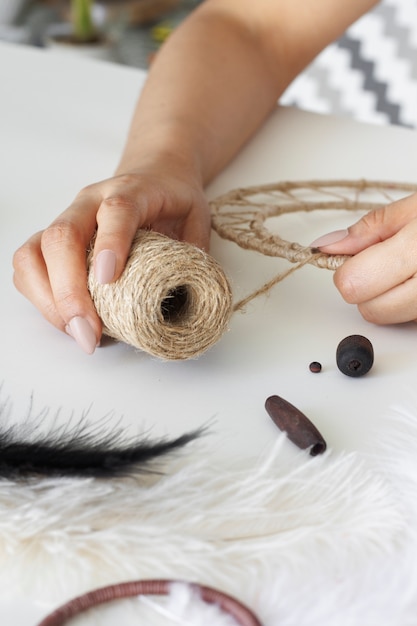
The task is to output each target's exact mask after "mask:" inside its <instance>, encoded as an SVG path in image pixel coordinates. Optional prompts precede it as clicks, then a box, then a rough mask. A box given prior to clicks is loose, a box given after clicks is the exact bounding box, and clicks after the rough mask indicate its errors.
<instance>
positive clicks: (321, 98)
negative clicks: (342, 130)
mask: <svg viewBox="0 0 417 626" xmlns="http://www.w3.org/2000/svg"><path fill="white" fill-rule="evenodd" d="M280 102H281V103H282V104H284V105H294V106H297V107H299V108H302V109H305V110H308V111H315V112H318V113H330V114H335V115H342V116H349V117H352V118H354V119H357V120H359V121H363V122H370V123H376V124H397V125H400V126H405V127H409V128H417V0H383V1H382V2H381V3H380V4H379V5H377V7H376V8H374V9H373V10H372V11H370V12H369V13H367V14H366V15H365V16H363V17H362V18H361V19H360V20H358V21H357V22H356V23H355V24H353V25H352V26H351V27H350V28H349V29H348V30H347V31H346V33H345V34H344V36H343V37H341V38H340V39H339V40H338V41H336V42H335V43H333V44H331V45H330V46H328V47H327V48H326V49H325V50H324V51H323V52H322V53H321V54H320V55H319V56H318V57H317V58H316V59H315V61H314V62H313V63H312V64H311V65H310V66H309V67H307V68H306V70H305V71H304V72H303V73H302V74H300V75H299V76H298V77H297V78H296V80H295V81H294V82H293V83H292V84H291V85H290V87H289V88H288V89H287V91H286V92H285V93H284V95H283V97H282V98H281V100H280Z"/></svg>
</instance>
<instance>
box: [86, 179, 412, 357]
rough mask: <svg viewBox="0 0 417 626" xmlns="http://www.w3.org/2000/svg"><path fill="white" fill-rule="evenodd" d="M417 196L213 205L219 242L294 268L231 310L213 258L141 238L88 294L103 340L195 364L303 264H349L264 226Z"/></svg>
mask: <svg viewBox="0 0 417 626" xmlns="http://www.w3.org/2000/svg"><path fill="white" fill-rule="evenodd" d="M416 191H417V185H415V184H412V183H395V182H381V181H366V180H357V181H349V180H334V181H303V182H299V181H290V182H281V183H273V184H269V185H263V186H255V187H246V188H240V189H235V190H232V191H230V192H228V193H227V194H225V195H223V196H220V197H219V198H217V199H216V200H213V201H212V202H211V203H210V206H211V211H212V227H213V229H214V230H215V231H216V232H217V233H218V234H219V235H220V236H221V237H223V238H224V239H228V240H229V241H233V242H235V243H236V244H238V245H239V246H240V247H242V248H244V249H248V250H254V251H257V252H260V253H262V254H265V255H268V256H274V257H281V258H285V259H287V260H288V261H290V262H291V263H292V264H293V265H292V267H290V268H289V269H288V270H286V271H284V272H280V273H279V274H278V275H276V276H275V277H273V278H272V279H271V280H270V281H268V282H267V283H265V284H264V285H262V286H261V287H260V288H259V289H256V290H255V291H254V292H252V293H251V294H249V295H248V296H246V297H245V298H243V299H242V300H240V301H239V302H236V303H234V304H233V302H232V290H231V288H230V285H229V282H228V279H227V278H226V275H225V273H224V271H223V270H222V268H221V267H220V265H219V264H218V263H217V261H215V260H214V259H213V258H212V257H211V256H210V255H208V254H207V253H205V252H203V251H202V250H200V249H199V248H197V247H195V246H193V245H191V244H188V243H184V242H179V241H174V240H172V239H170V238H168V237H166V236H164V235H160V234H159V233H156V232H152V231H145V230H142V231H139V232H138V233H137V236H136V238H135V240H134V242H133V245H132V249H131V252H130V256H129V259H128V261H127V265H126V268H125V270H124V272H123V274H122V276H121V277H120V278H119V279H118V280H117V281H115V282H114V283H110V284H106V285H100V284H98V283H97V282H96V281H95V278H94V272H93V271H91V267H92V253H91V254H90V257H89V266H90V271H89V276H88V287H89V289H90V293H91V296H92V299H93V301H94V304H95V306H96V309H97V312H98V314H99V316H100V318H101V320H102V322H103V324H104V333H105V334H107V335H108V336H110V337H113V338H114V339H117V340H119V341H123V342H125V343H127V344H130V345H132V346H134V347H136V348H138V349H140V350H143V351H145V352H148V353H149V354H151V355H154V356H157V357H160V358H162V359H166V360H183V359H190V358H195V357H198V356H199V355H201V354H202V353H203V352H205V351H206V350H208V349H209V348H210V347H211V346H213V345H214V344H215V343H216V342H217V341H218V340H219V339H220V338H221V337H222V336H223V334H224V333H225V331H226V330H227V328H228V325H229V321H230V318H231V316H232V314H233V312H235V311H239V310H241V309H243V308H244V307H245V306H246V304H247V303H248V302H250V301H251V300H253V299H254V298H256V297H258V296H260V295H262V294H265V293H267V292H268V291H269V290H270V289H271V288H272V287H273V286H274V285H276V284H277V283H279V282H280V281H282V280H284V278H286V277H287V276H289V275H290V274H292V273H293V272H295V271H296V270H298V269H299V268H301V267H303V266H304V265H306V264H308V263H309V264H313V265H315V266H316V267H320V268H327V269H331V270H335V269H337V268H338V267H339V266H340V265H341V264H342V263H344V262H345V260H346V259H347V258H348V257H346V256H341V255H329V254H324V253H322V252H320V251H318V250H316V249H313V248H311V247H308V246H307V247H306V246H302V245H300V244H298V243H295V242H290V241H286V240H285V239H283V238H282V237H281V236H280V235H278V234H276V233H272V232H271V231H270V229H269V228H268V227H267V224H266V222H267V220H269V219H270V218H274V217H279V216H280V215H283V214H286V213H293V212H296V211H305V212H311V211H313V210H317V209H319V210H325V211H328V210H334V209H344V210H347V211H363V212H368V211H370V210H372V209H375V208H378V207H381V206H383V205H384V204H388V203H391V202H393V201H395V200H398V199H399V198H401V197H403V196H405V195H408V194H410V193H411V192H416Z"/></svg>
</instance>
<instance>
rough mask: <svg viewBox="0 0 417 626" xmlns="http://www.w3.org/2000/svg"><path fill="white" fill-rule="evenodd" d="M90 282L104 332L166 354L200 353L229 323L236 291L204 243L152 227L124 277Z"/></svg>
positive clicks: (139, 239)
mask: <svg viewBox="0 0 417 626" xmlns="http://www.w3.org/2000/svg"><path fill="white" fill-rule="evenodd" d="M88 265H89V272H88V288H89V290H90V293H91V297H92V299H93V302H94V305H95V307H96V310H97V313H98V315H99V316H100V318H101V320H102V322H103V332H104V333H105V334H106V335H108V336H109V337H112V338H114V339H116V340H118V341H123V342H124V343H127V344H129V345H132V346H134V347H136V348H138V349H140V350H143V351H145V352H147V353H149V354H151V355H153V356H157V357H160V358H162V359H166V360H183V359H190V358H195V357H197V356H199V355H200V354H202V353H203V352H205V351H206V350H208V349H209V348H210V347H211V346H213V345H214V344H215V343H216V342H217V341H218V340H219V339H220V338H221V337H222V335H223V334H224V333H225V331H226V330H227V328H228V324H229V320H230V317H231V314H232V292H231V288H230V285H229V282H228V280H227V278H226V276H225V274H224V272H223V270H222V268H221V267H220V265H219V264H218V263H217V261H215V259H213V258H212V257H211V256H210V255H208V254H207V253H205V252H204V251H203V250H201V249H200V248H197V247H196V246H193V245H191V244H189V243H185V242H183V241H175V240H173V239H170V238H169V237H166V236H165V235H161V234H160V233H156V232H153V231H147V230H140V231H138V233H137V234H136V237H135V239H134V241H133V244H132V248H131V251H130V255H129V258H128V260H127V263H126V267H125V270H124V272H123V274H122V275H121V276H120V278H119V279H118V280H117V281H115V282H113V283H109V284H106V285H100V284H99V283H97V281H96V280H95V276H94V271H93V269H92V265H93V253H92V252H91V253H90V255H89V258H88Z"/></svg>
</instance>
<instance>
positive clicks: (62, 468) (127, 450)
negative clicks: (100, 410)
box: [0, 410, 206, 480]
mask: <svg viewBox="0 0 417 626" xmlns="http://www.w3.org/2000/svg"><path fill="white" fill-rule="evenodd" d="M0 413H1V410H0ZM45 414H46V412H44V414H43V416H41V419H42V417H43V418H44V417H45ZM72 422H73V419H72V418H71V419H70V420H69V421H68V422H67V423H66V424H65V425H64V426H55V427H52V428H51V429H50V430H49V431H48V432H46V433H42V434H40V433H39V425H40V421H39V417H38V419H37V420H36V421H33V420H32V424H31V423H30V422H28V421H26V422H25V423H24V424H23V425H20V426H11V427H9V428H5V429H3V431H1V430H0V479H1V478H6V479H9V480H22V479H26V478H29V477H35V476H46V477H56V476H78V477H94V478H114V477H120V476H126V475H129V474H133V473H135V474H136V473H139V472H157V471H158V470H157V469H156V468H155V467H151V462H152V461H155V460H156V459H158V458H160V457H163V456H165V455H167V454H169V453H173V452H174V451H175V450H178V449H179V448H182V447H183V446H185V445H186V444H188V443H190V442H191V441H193V440H194V439H197V438H198V437H200V436H201V435H202V434H203V432H204V431H205V430H206V428H205V427H202V428H199V429H197V430H194V431H191V432H188V433H185V434H183V435H181V436H179V437H175V438H159V439H151V438H150V437H149V435H146V434H142V435H139V436H137V437H134V438H132V437H130V438H127V437H126V435H125V430H124V429H123V428H122V427H120V425H116V426H115V427H112V428H111V429H110V430H109V429H108V428H107V429H106V428H105V425H106V423H107V420H102V421H100V422H97V423H94V424H89V423H88V422H87V421H86V419H85V415H84V416H83V417H82V418H81V419H80V421H79V422H78V423H77V424H76V425H75V426H74V425H73V424H72Z"/></svg>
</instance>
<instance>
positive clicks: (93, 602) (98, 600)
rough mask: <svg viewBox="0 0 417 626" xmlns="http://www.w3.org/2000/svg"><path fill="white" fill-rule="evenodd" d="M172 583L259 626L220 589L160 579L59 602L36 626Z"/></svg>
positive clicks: (246, 624)
mask: <svg viewBox="0 0 417 626" xmlns="http://www.w3.org/2000/svg"><path fill="white" fill-rule="evenodd" d="M175 583H184V584H187V585H190V587H192V588H193V589H195V590H196V591H198V593H199V594H200V596H201V599H202V600H203V601H204V602H206V603H207V604H217V605H218V606H219V607H220V609H221V610H222V611H224V612H225V613H228V614H229V615H231V616H232V617H234V618H235V620H236V621H237V623H238V624H240V626H262V624H261V622H260V621H259V620H258V618H257V617H256V615H255V614H254V613H252V611H251V610H250V609H249V608H248V607H246V606H245V605H244V604H242V603H241V602H239V600H236V598H233V597H232V596H229V595H227V594H225V593H223V592H222V591H219V590H217V589H213V588H212V587H206V586H205V585H200V584H198V583H188V582H187V581H176V580H164V579H154V580H138V581H132V582H126V583H120V584H116V585H109V586H107V587H101V588H99V589H95V590H94V591H90V592H88V593H86V594H84V595H81V596H78V597H76V598H74V599H73V600H70V601H69V602H67V603H66V604H63V605H62V606H61V607H59V608H58V609H56V610H55V611H54V612H53V613H50V614H49V615H48V616H47V617H45V618H44V619H43V620H42V621H41V622H40V623H39V624H38V626H64V625H65V624H67V623H68V622H69V620H71V619H72V618H73V617H75V616H76V615H79V614H80V613H83V612H84V611H88V610H89V609H91V608H93V607H96V606H99V605H101V604H106V603H108V602H112V601H113V600H120V599H122V598H131V597H134V596H139V595H159V596H165V595H168V594H169V592H170V588H171V585H173V584H175Z"/></svg>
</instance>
